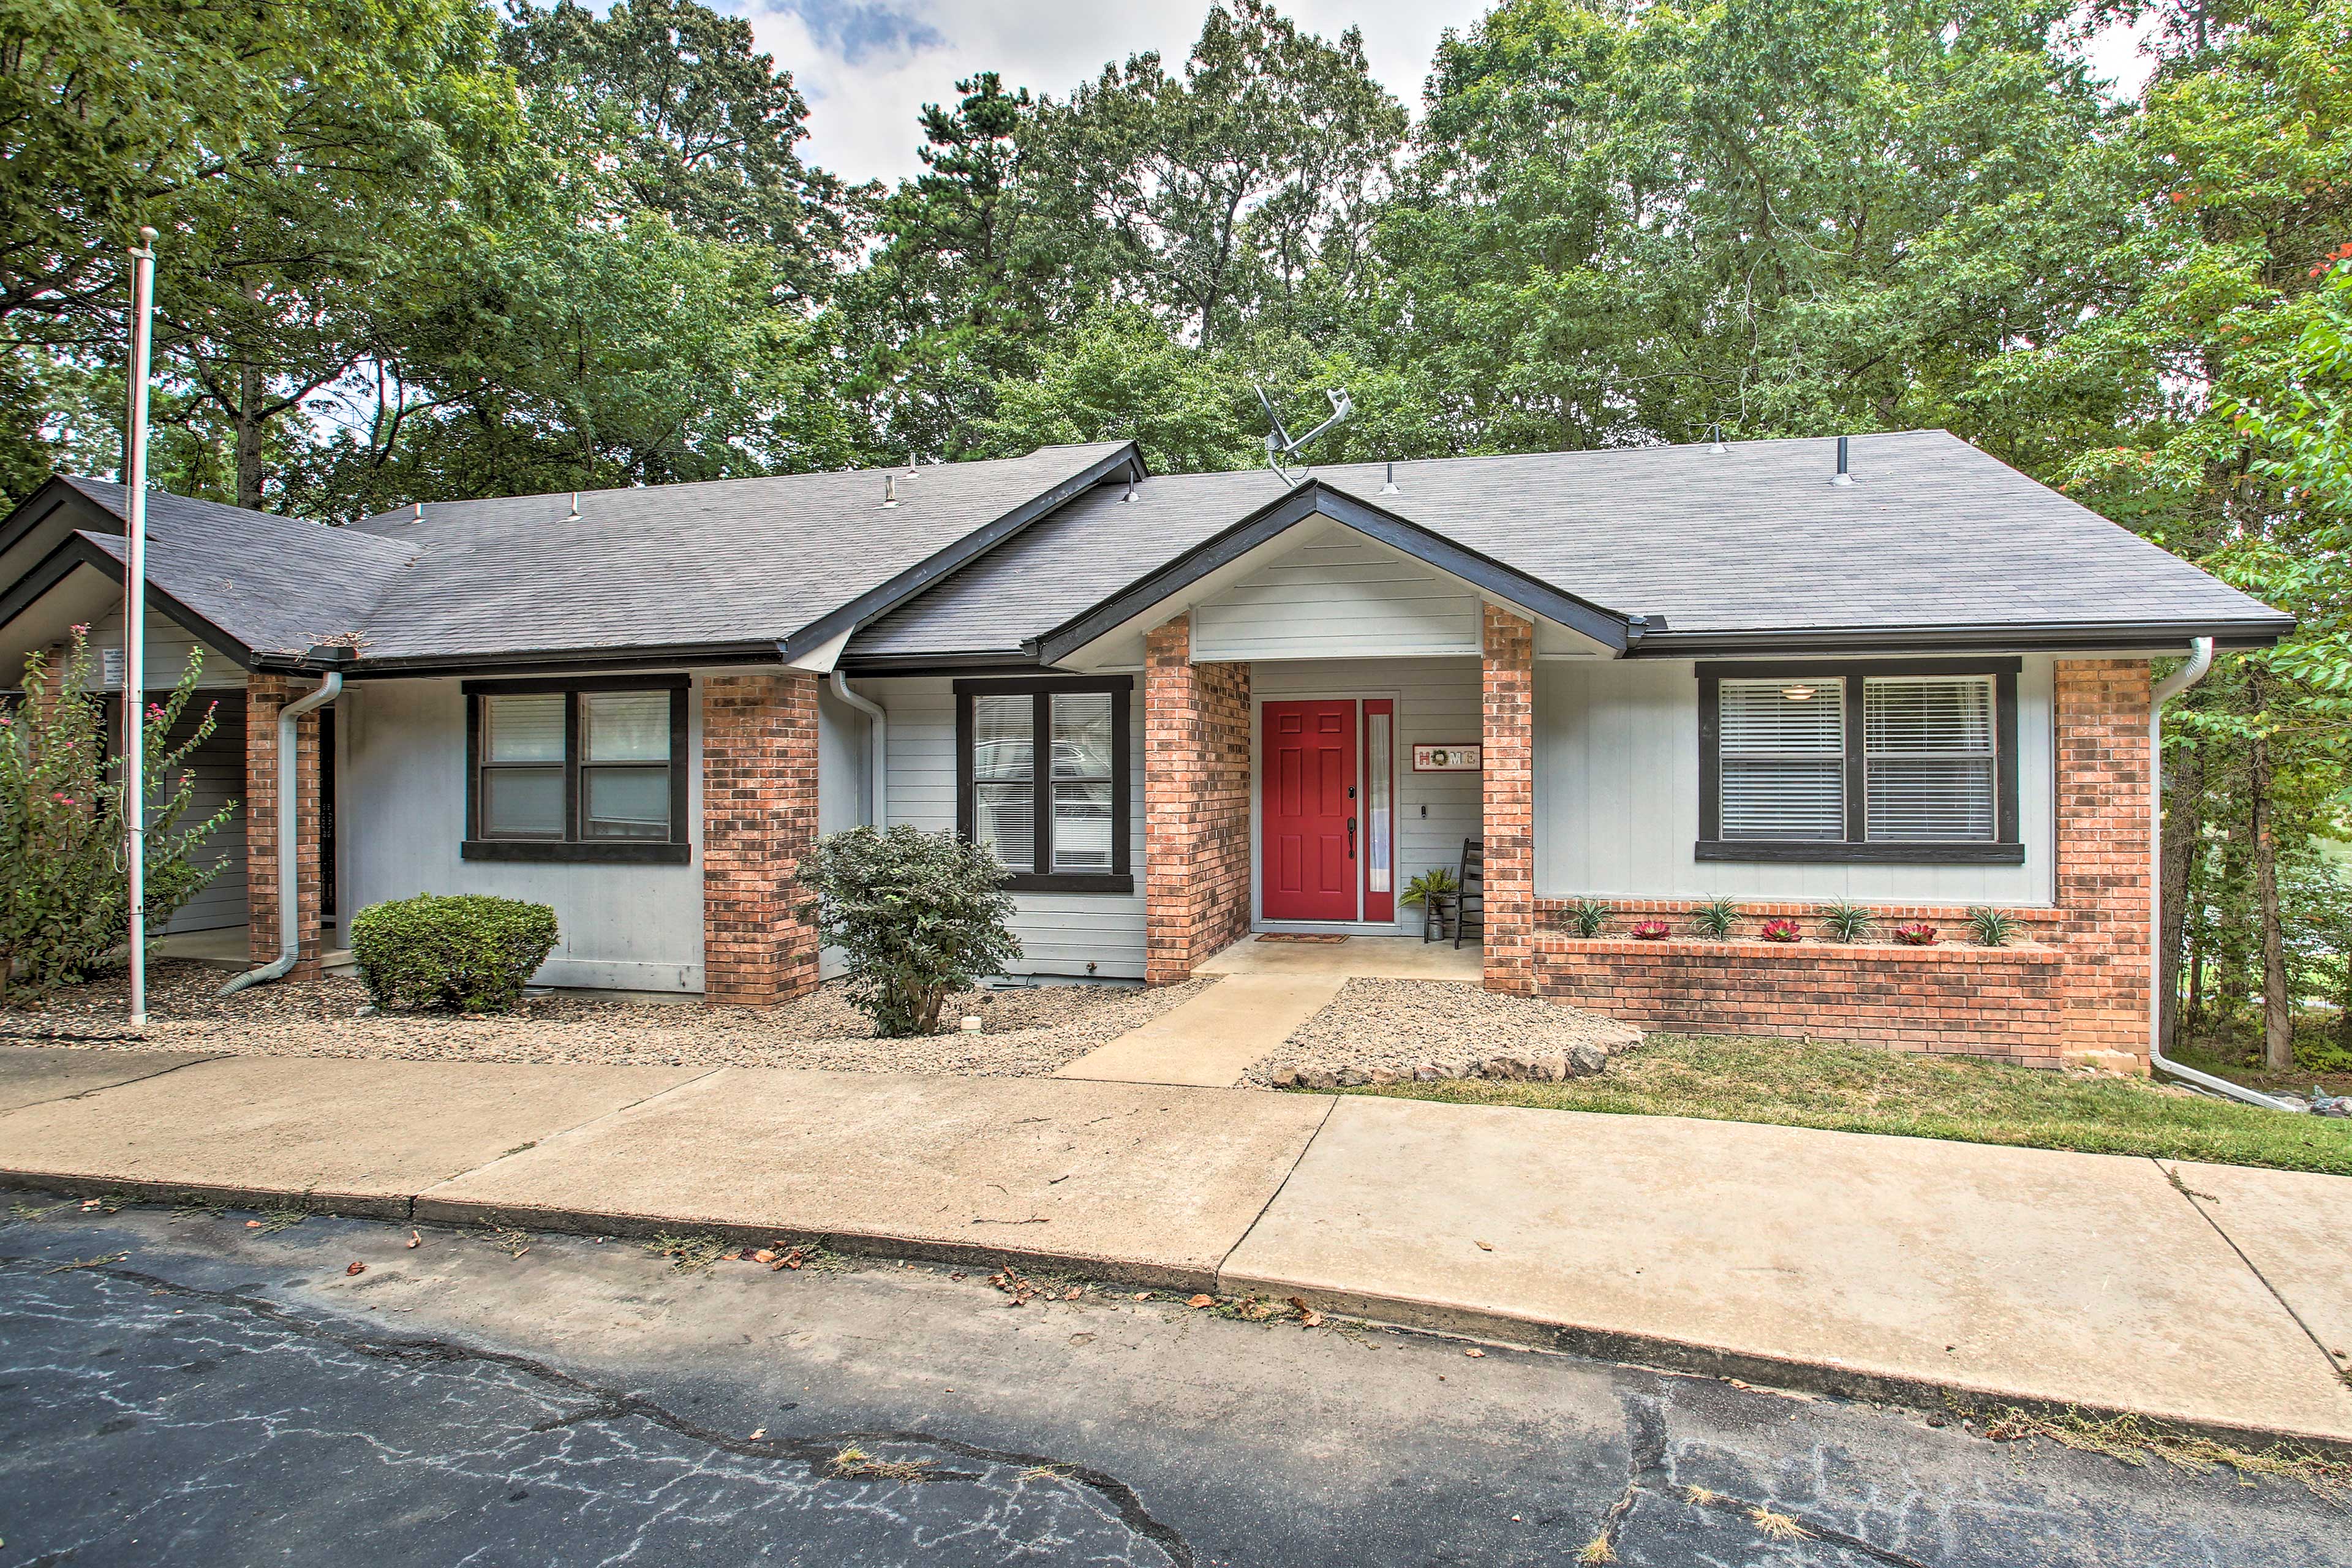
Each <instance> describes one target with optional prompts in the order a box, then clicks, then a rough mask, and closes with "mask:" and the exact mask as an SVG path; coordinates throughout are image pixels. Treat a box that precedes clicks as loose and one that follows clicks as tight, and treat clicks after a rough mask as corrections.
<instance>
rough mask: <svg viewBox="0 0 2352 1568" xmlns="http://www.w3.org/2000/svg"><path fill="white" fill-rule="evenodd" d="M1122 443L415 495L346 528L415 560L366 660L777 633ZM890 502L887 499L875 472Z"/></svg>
mask: <svg viewBox="0 0 2352 1568" xmlns="http://www.w3.org/2000/svg"><path fill="white" fill-rule="evenodd" d="M1126 449H1127V444H1126V443H1124V442H1111V441H1106V442H1098V443H1096V444H1094V445H1091V446H1082V447H1045V448H1043V449H1041V450H1039V451H1036V452H1033V453H1031V454H1029V455H1028V456H1027V457H1024V458H1003V459H998V460H995V461H990V462H976V463H951V464H944V465H935V466H931V467H927V468H922V469H920V470H919V471H918V472H916V473H913V474H911V475H910V474H908V472H907V471H906V470H905V469H891V470H883V469H869V470H854V471H850V472H845V473H832V474H793V475H785V476H780V477H777V478H773V479H719V480H712V481H709V482H707V483H700V484H685V485H661V486H656V487H654V488H651V489H617V490H588V491H583V492H581V495H580V502H579V505H580V521H577V522H567V521H564V519H565V515H566V513H567V512H568V511H569V510H570V505H571V498H570V497H569V496H566V495H560V494H559V495H547V496H519V497H514V498H512V499H505V500H478V501H450V502H440V503H433V502H428V503H426V505H425V509H424V512H425V515H424V519H423V521H416V520H415V514H414V512H413V511H399V512H391V513H386V514H385V515H383V516H381V517H375V518H371V519H369V520H368V521H365V522H362V523H359V524H356V525H354V526H355V528H356V529H357V530H359V531H364V532H365V533H368V534H371V535H375V536H378V537H380V538H382V539H383V540H387V541H396V542H399V543H401V544H402V545H404V546H406V547H408V548H409V549H410V550H411V552H412V553H414V554H415V556H416V558H417V559H416V563H415V566H414V567H413V568H412V569H410V570H409V571H408V572H406V573H404V574H402V575H401V576H400V578H399V579H398V580H397V581H396V582H395V583H394V584H392V586H391V588H390V590H389V591H388V592H387V593H386V594H385V595H384V597H383V600H382V601H381V602H380V603H379V604H378V605H377V606H376V608H375V611H374V613H373V615H371V616H369V618H368V639H369V640H368V646H367V649H366V657H367V658H386V659H391V658H421V657H426V656H440V655H446V654H449V653H460V652H461V653H465V654H469V655H470V654H509V653H520V652H535V651H541V650H547V649H566V650H569V649H590V648H613V647H665V646H667V647H677V646H687V645H706V644H714V643H729V642H743V641H753V640H761V639H765V640H781V639H782V638H783V637H787V636H789V635H790V634H792V633H793V632H796V631H798V630H800V629H801V628H802V627H803V626H808V625H809V624H810V623H812V622H814V621H815V620H817V619H818V618H819V617H821V616H824V615H825V614H826V613H827V612H828V611H831V610H835V609H836V608H838V607H840V606H841V605H845V604H847V603H848V602H850V601H851V600H853V599H855V598H856V597H857V596H858V595H860V594H863V593H866V592H867V591H868V590H871V589H873V588H876V587H877V586H879V585H880V584H884V583H887V581H889V580H890V579H891V578H892V577H894V576H896V575H897V574H899V573H901V572H904V571H906V570H908V569H909V568H911V567H914V566H916V565H918V564H919V563H921V562H922V561H924V560H925V559H926V558H928V557H929V556H930V555H932V554H934V553H935V552H938V551H940V550H941V549H944V548H946V547H948V546H949V545H951V544H953V543H954V542H957V541H958V540H960V539H961V538H962V537H963V536H964V535H966V534H968V533H971V531H973V530H975V529H977V528H981V527H982V526H984V525H986V524H988V523H990V522H992V521H995V520H996V519H998V518H1000V517H1003V516H1004V515H1005V514H1007V513H1009V512H1012V511H1013V510H1016V509H1017V508H1019V507H1021V506H1022V504H1023V503H1024V502H1026V501H1029V500H1032V499H1033V498H1034V497H1036V496H1038V495H1040V494H1041V493H1043V492H1045V491H1046V490H1048V489H1052V488H1054V487H1055V485H1056V484H1059V483H1062V482H1064V481H1066V480H1067V479H1071V478H1073V477H1074V476H1076V475H1078V474H1080V473H1083V472H1084V471H1086V470H1087V469H1089V468H1093V467H1095V466H1096V465H1097V464H1100V463H1102V462H1103V461H1105V460H1106V459H1108V458H1112V457H1114V456H1116V455H1118V453H1120V452H1122V451H1124V450H1126ZM886 473H889V474H895V476H896V479H895V481H894V482H895V486H896V489H897V494H898V503H899V504H898V506H896V507H892V508H888V509H885V508H884V507H883V505H882V501H883V492H884V478H885V474H886Z"/></svg>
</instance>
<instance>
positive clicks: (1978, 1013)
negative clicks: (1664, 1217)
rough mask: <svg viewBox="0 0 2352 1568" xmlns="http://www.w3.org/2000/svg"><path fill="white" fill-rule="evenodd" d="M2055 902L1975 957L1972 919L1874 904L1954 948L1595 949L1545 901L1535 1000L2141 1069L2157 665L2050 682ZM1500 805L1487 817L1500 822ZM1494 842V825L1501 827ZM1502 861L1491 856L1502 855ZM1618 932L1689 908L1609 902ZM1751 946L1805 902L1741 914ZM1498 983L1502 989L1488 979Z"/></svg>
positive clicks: (1672, 1023)
mask: <svg viewBox="0 0 2352 1568" xmlns="http://www.w3.org/2000/svg"><path fill="white" fill-rule="evenodd" d="M2054 687H2055V689H2054V699H2055V700H2054V713H2053V724H2054V728H2055V740H2056V747H2055V756H2056V765H2057V770H2058V773H2057V780H2056V791H2055V800H2056V808H2057V816H2056V829H2057V831H2056V838H2057V863H2056V868H2055V888H2056V894H2057V898H2056V907H2055V908H2053V909H2046V910H2040V909H2012V910H2010V913H2011V914H2012V915H2014V916H2015V917H2016V919H2017V921H2018V924H2019V927H2020V932H2019V935H2020V941H2019V943H2018V944H2017V945H2015V946H2011V947H2007V948H1990V949H1987V948H1979V947H1973V946H1969V945H1967V944H1966V942H1965V939H1966V936H1967V932H1968V926H1967V918H1968V911H1967V910H1965V909H1963V908H1957V907H1947V906H1942V905H1925V904H1873V905H1871V906H1870V908H1871V909H1872V910H1873V911H1874V913H1876V914H1877V915H1878V917H1879V918H1880V920H1881V921H1884V922H1885V924H1887V925H1889V926H1893V925H1896V924H1903V923H1908V922H1910V921H1926V922H1927V923H1928V924H1930V925H1934V926H1937V927H1938V928H1939V929H1940V930H1941V931H1943V933H1944V935H1945V936H1946V937H1947V938H1948V939H1957V940H1952V941H1949V942H1948V943H1947V944H1946V945H1939V946H1937V947H1929V948H1914V947H1903V946H1899V945H1895V944H1891V943H1890V944H1885V945H1879V944H1869V945H1862V944H1857V945H1853V946H1845V945H1842V944H1831V943H1822V942H1801V943H1793V944H1781V943H1773V942H1760V941H1753V940H1734V941H1730V942H1712V941H1703V940H1697V939H1686V938H1684V937H1682V936H1680V935H1679V934H1678V935H1676V936H1675V937H1671V938H1668V939H1666V940H1664V941H1662V942H1636V941H1632V940H1627V939H1622V938H1617V939H1611V938H1601V939H1599V940H1585V939H1580V938H1577V937H1573V936H1570V935H1568V934H1567V911H1568V900H1561V899H1546V900H1542V901H1541V902H1540V903H1539V904H1538V906H1537V919H1538V931H1537V935H1536V939H1535V952H1534V955H1533V967H1534V971H1535V977H1536V989H1537V991H1538V994H1542V995H1545V996H1550V997H1555V998H1558V999H1559V1000H1560V1001H1563V1002H1571V1003H1575V1004H1577V1005H1582V1006H1587V1007H1591V1008H1593V1009H1594V1010H1596V1011H1599V1012H1603V1013H1607V1014H1609V1015H1610V1016H1612V1017H1616V1018H1621V1019H1624V1020H1626V1021H1627V1022H1631V1023H1638V1024H1641V1025H1643V1026H1646V1027H1649V1028H1654V1029H1671V1030H1676V1031H1723V1032H1738V1033H1765V1034H1780V1035H1792V1036H1806V1037H1831V1038H1838V1039H1853V1040H1864V1041H1869V1042H1872V1043H1874V1044H1879V1045H1885V1046H1893V1047H1901V1048H1904V1049H1906V1050H1919V1051H1937V1052H1948V1053H1960V1054H1968V1055H1974V1056H1984V1057H1990V1058H1998V1059H2000V1060H2004V1061H2012V1062H2019V1063H2022V1064H2025V1065H2028V1066H2035V1067H2056V1066H2059V1065H2061V1064H2062V1063H2063V1062H2065V1061H2068V1060H2070V1059H2090V1060H2095V1061H2099V1062H2101V1063H2103V1064H2105V1065H2128V1064H2131V1063H2137V1064H2138V1065H2139V1066H2140V1067H2141V1068H2143V1069H2144V1068H2145V1067H2146V1065H2147V1001H2148V990H2147V988H2148V970H2149V964H2148V959H2149V932H2148V921H2147V894H2148V883H2147V879H2148V851H2149V844H2148V828H2147V804H2148V796H2147V792H2148V784H2149V778H2148V755H2147V706H2148V668H2147V661H2146V660H2145V659H2063V660H2060V661H2058V663H2057V666H2056V670H2055V681H2054ZM1492 809H1493V808H1492V807H1491V806H1490V807H1489V811H1490V813H1491V811H1492ZM1489 831H1490V833H1491V831H1492V829H1491V828H1490V830H1489ZM1490 858H1491V850H1490ZM1609 902H1610V908H1611V910H1612V914H1613V915H1614V916H1615V917H1616V920H1617V921H1618V922H1619V923H1620V924H1621V925H1622V923H1624V922H1625V921H1630V920H1633V919H1637V918H1641V917H1643V916H1648V915H1655V916H1658V917H1660V918H1663V919H1665V920H1667V921H1669V922H1670V923H1672V924H1673V925H1675V927H1676V928H1677V930H1678V931H1679V929H1680V928H1682V927H1683V926H1684V925H1685V924H1686V921H1687V917H1688V916H1689V914H1690V913H1691V912H1692V910H1695V909H1696V907H1697V904H1696V900H1610V901H1609ZM1741 910H1742V913H1743V916H1744V917H1745V918H1744V921H1743V924H1742V931H1741V934H1742V936H1747V937H1752V935H1753V933H1754V931H1756V929H1757V927H1758V926H1759V925H1760V924H1761V922H1762V921H1766V920H1769V919H1774V918H1778V917H1782V916H1786V917H1788V918H1790V919H1793V920H1797V921H1801V922H1802V923H1803V924H1804V925H1805V926H1806V927H1807V929H1808V931H1810V930H1811V928H1812V927H1813V926H1814V925H1815V924H1816V923H1817V921H1818V920H1819V918H1820V917H1819V915H1818V912H1817V910H1816V907H1815V906H1814V905H1812V904H1811V903H1786V902H1764V901H1760V900H1759V901H1757V902H1752V903H1743V904H1742V905H1741ZM1488 984H1489V985H1490V986H1491V985H1492V984H1494V981H1493V978H1492V973H1491V968H1490V975H1489V980H1488Z"/></svg>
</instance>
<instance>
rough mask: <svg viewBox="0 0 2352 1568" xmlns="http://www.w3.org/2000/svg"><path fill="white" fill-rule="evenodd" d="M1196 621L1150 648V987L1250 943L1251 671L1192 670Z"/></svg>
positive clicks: (1146, 743) (1146, 690)
mask: <svg viewBox="0 0 2352 1568" xmlns="http://www.w3.org/2000/svg"><path fill="white" fill-rule="evenodd" d="M1143 666H1144V674H1143V911H1144V913H1143V921H1144V961H1143V977H1144V979H1145V981H1146V982H1147V983H1149V984H1153V985H1170V984H1175V983H1176V982H1177V981H1180V980H1183V979H1186V978H1189V977H1190V976H1191V974H1192V966H1193V965H1194V964H1196V963H1200V962H1201V961H1202V960H1203V959H1206V958H1209V957H1212V956H1213V955H1214V954H1216V953H1217V952H1221V951H1222V950H1223V949H1224V948H1227V947H1229V946H1231V945H1232V944H1233V943H1234V942H1239V941H1240V940H1241V939H1242V938H1243V937H1244V936H1246V935H1248V934H1249V925H1250V908H1249V900H1250V895H1249V888H1250V853H1249V845H1250V778H1249V772H1250V764H1249V759H1250V667H1249V666H1248V665H1246V664H1194V663H1193V662H1192V617H1191V616H1177V617H1176V618H1175V619H1174V620H1172V621H1170V622H1168V623H1167V624H1166V625H1165V626H1160V627H1157V628H1155V629H1154V630H1153V631H1152V632H1150V634H1149V635H1148V636H1147V637H1145V638H1144V645H1143Z"/></svg>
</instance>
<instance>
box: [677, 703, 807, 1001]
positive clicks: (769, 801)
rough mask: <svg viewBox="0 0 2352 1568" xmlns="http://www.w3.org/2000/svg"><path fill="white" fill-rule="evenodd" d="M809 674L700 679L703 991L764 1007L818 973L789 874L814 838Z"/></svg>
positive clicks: (801, 989)
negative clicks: (701, 680)
mask: <svg viewBox="0 0 2352 1568" xmlns="http://www.w3.org/2000/svg"><path fill="white" fill-rule="evenodd" d="M816 701H817V698H816V677H815V676H814V675H812V674H810V673H809V672H807V671H806V670H798V669H793V670H782V671H777V672H763V673H761V674H757V675H727V676H712V677H708V678H706V679H704V680H703V682H702V994H703V999H704V1000H705V1001H706V1002H709V1003H713V1004H717V1005H725V1006H735V1007H763V1006H769V1005H773V1004H775V1003H778V1002H787V1001H790V1000H791V999H793V997H795V996H801V995H805V994H807V993H808V992H810V991H812V990H814V989H815V987H816V983H817V933H816V929H815V927H814V925H812V924H811V923H809V922H808V921H804V920H803V919H802V918H801V917H800V916H799V914H798V913H796V912H795V911H796V910H799V908H800V907H801V905H802V903H803V900H804V898H805V895H804V894H803V892H802V891H801V889H800V888H799V886H798V884H797V883H796V882H795V881H794V880H793V878H794V876H795V875H796V874H797V872H798V871H799V869H800V863H801V858H802V857H803V856H804V855H806V854H807V853H808V848H809V846H810V844H811V843H812V842H814V839H815V837H816V777H817V763H816V748H817V739H816V736H817V716H816Z"/></svg>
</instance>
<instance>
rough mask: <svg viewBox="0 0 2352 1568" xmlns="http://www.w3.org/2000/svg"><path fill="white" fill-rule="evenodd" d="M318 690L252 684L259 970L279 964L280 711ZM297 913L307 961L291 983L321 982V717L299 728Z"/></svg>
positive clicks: (248, 769) (250, 923)
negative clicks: (296, 981) (269, 964)
mask: <svg viewBox="0 0 2352 1568" xmlns="http://www.w3.org/2000/svg"><path fill="white" fill-rule="evenodd" d="M311 689H313V688H312V687H311V686H310V685H308V684H306V683H304V682H301V681H298V680H295V679H292V678H290V677H289V676H283V675H248V676H247V677H246V678H245V919H246V948H247V952H248V953H249V954H250V955H251V957H252V959H253V962H254V963H257V964H260V963H270V962H271V961H272V960H274V959H276V958H277V956H278V710H279V709H281V708H283V707H285V706H286V705H287V704H288V703H289V702H291V701H293V700H295V699H296V698H298V697H301V696H303V695H305V694H306V693H307V692H309V691H310V690H311ZM294 748H295V750H294V781H295V782H294V788H295V797H294V798H295V833H296V838H297V845H298V847H297V849H296V851H295V875H296V879H297V893H296V897H297V899H298V900H299V901H298V902H297V904H296V906H295V909H296V911H297V920H298V921H299V926H298V928H297V930H298V932H299V942H300V954H301V956H300V958H299V961H298V962H297V963H295V965H294V968H293V969H292V971H291V972H289V974H288V975H287V978H288V979H289V980H315V979H317V978H318V976H319V950H320V930H319V905H320V893H321V889H320V876H319V871H320V865H319V714H318V712H317V711H316V710H313V711H311V712H309V713H306V714H304V715H303V716H302V717H300V718H299V719H297V720H295V721H294Z"/></svg>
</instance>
